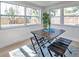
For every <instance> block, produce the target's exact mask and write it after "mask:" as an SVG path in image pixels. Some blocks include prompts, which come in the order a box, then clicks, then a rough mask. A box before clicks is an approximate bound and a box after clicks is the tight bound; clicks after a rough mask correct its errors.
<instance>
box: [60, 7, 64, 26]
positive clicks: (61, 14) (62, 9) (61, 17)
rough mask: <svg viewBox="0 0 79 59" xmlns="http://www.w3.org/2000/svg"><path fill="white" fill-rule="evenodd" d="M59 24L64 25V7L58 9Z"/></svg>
mask: <svg viewBox="0 0 79 59" xmlns="http://www.w3.org/2000/svg"><path fill="white" fill-rule="evenodd" d="M60 24H61V25H64V8H61V9H60Z"/></svg>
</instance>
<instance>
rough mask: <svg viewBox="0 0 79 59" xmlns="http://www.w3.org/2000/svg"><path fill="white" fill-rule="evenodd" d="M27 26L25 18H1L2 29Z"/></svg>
mask: <svg viewBox="0 0 79 59" xmlns="http://www.w3.org/2000/svg"><path fill="white" fill-rule="evenodd" d="M22 24H23V25H24V24H26V20H25V19H24V17H13V18H12V17H11V16H1V27H12V26H20V25H22Z"/></svg>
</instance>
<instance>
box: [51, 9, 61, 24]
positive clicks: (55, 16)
mask: <svg viewBox="0 0 79 59" xmlns="http://www.w3.org/2000/svg"><path fill="white" fill-rule="evenodd" d="M50 15H51V24H60V9H53V10H52V11H51V12H50Z"/></svg>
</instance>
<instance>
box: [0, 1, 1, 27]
mask: <svg viewBox="0 0 79 59" xmlns="http://www.w3.org/2000/svg"><path fill="white" fill-rule="evenodd" d="M0 29H1V1H0Z"/></svg>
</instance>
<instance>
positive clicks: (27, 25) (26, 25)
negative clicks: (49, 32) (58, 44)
mask: <svg viewBox="0 0 79 59" xmlns="http://www.w3.org/2000/svg"><path fill="white" fill-rule="evenodd" d="M36 25H41V24H16V25H15V24H12V25H7V26H5V25H4V26H1V28H0V30H7V29H16V28H23V27H29V26H36Z"/></svg>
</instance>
